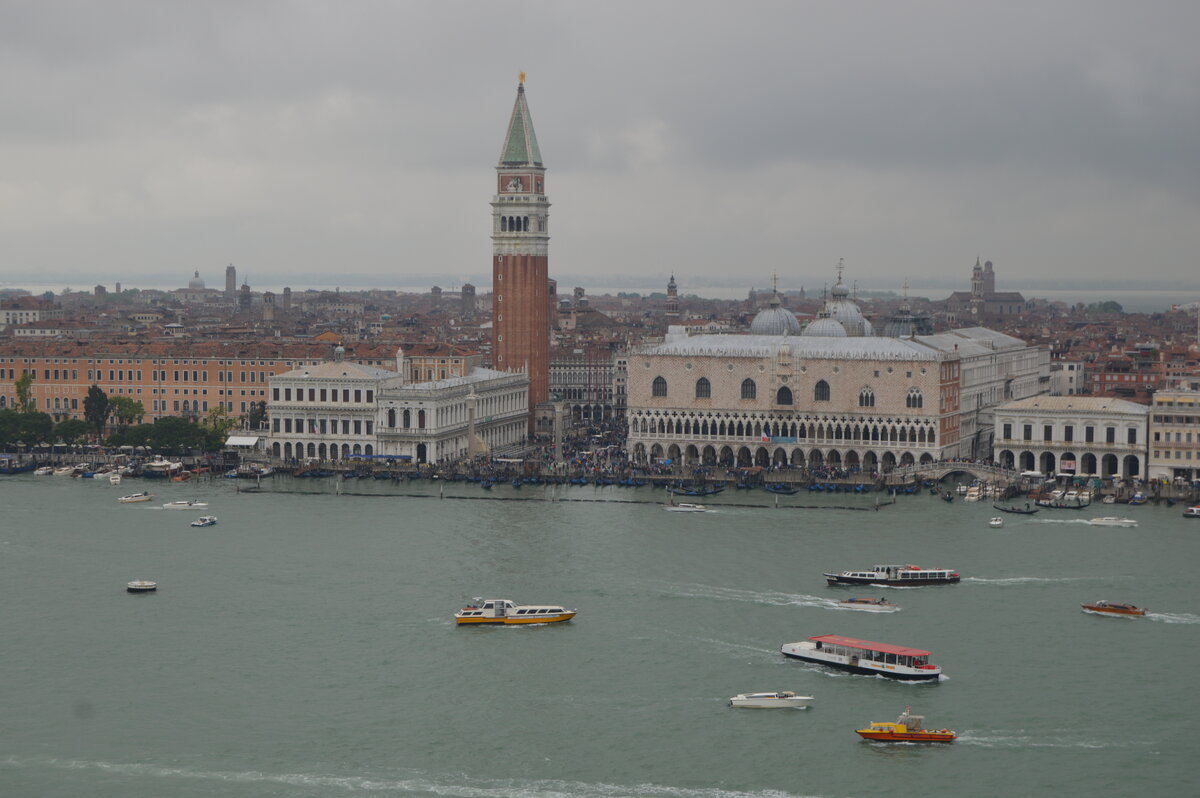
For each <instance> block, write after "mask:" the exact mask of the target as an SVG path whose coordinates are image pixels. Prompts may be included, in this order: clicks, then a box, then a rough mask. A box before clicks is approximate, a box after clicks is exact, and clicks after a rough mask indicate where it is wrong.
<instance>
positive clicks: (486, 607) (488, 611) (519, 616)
mask: <svg viewBox="0 0 1200 798" xmlns="http://www.w3.org/2000/svg"><path fill="white" fill-rule="evenodd" d="M575 615H576V610H568V609H564V608H563V607H562V606H561V605H558V604H517V603H516V602H513V601H509V600H508V599H482V598H477V599H472V601H471V603H470V604H468V605H467V606H465V607H463V608H462V609H461V610H459V611H458V612H456V613H454V622H455V623H456V624H458V625H462V624H492V623H495V624H501V623H502V624H526V623H561V622H563V621H569V620H571V619H572V618H574V617H575Z"/></svg>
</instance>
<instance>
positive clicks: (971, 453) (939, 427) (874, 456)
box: [627, 273, 1048, 471]
mask: <svg viewBox="0 0 1200 798" xmlns="http://www.w3.org/2000/svg"><path fill="white" fill-rule="evenodd" d="M797 327H798V324H797V323H796V321H795V317H794V316H793V315H792V314H791V313H790V312H789V311H787V310H786V309H785V308H783V307H782V303H781V302H780V301H779V297H778V295H777V294H773V296H772V298H771V301H770V302H769V303H768V306H767V308H766V309H764V310H763V311H761V312H760V313H759V314H758V315H757V316H756V317H755V318H754V320H753V321H752V323H751V325H750V329H751V333H752V334H750V335H693V336H688V335H687V334H686V332H685V331H684V330H683V329H682V328H678V327H672V328H670V331H669V332H668V335H667V338H666V340H665V341H664V342H663V343H661V344H656V345H648V346H643V347H641V348H639V349H635V350H634V351H633V352H631V353H630V354H629V357H628V377H627V384H628V412H627V416H628V419H629V443H628V446H629V449H630V451H631V452H632V453H633V456H634V457H635V458H636V459H648V460H661V459H670V460H672V461H675V460H682V461H683V462H684V463H689V464H690V463H705V464H725V465H732V464H737V465H742V466H749V465H759V466H768V465H782V464H790V465H794V466H808V467H820V466H835V467H847V468H862V469H863V470H867V471H874V470H879V469H883V470H887V469H890V468H892V467H895V466H904V465H911V464H918V463H930V462H934V461H936V460H940V459H947V458H954V457H987V456H988V455H989V454H990V444H991V433H992V428H991V424H992V416H991V410H992V408H994V407H995V406H996V404H998V403H1000V402H1002V401H1007V400H1010V399H1013V398H1018V397H1024V396H1028V395H1031V394H1036V393H1037V392H1038V391H1039V390H1042V384H1043V382H1044V379H1045V376H1044V371H1045V364H1046V362H1047V357H1048V356H1047V355H1046V353H1042V352H1040V351H1039V350H1038V348H1037V347H1033V346H1029V345H1027V344H1026V343H1025V342H1024V341H1021V340H1020V339H1017V338H1014V337H1012V336H1008V335H1004V334H1002V333H998V332H995V331H993V330H988V329H984V328H981V327H971V328H964V329H959V330H951V331H949V332H946V333H941V334H939V335H919V336H912V337H909V338H904V339H900V338H890V337H877V336H875V335H873V328H872V326H871V324H870V322H869V321H868V320H867V319H865V318H864V317H863V315H862V313H861V311H860V310H859V309H858V306H857V305H856V304H855V303H854V302H853V300H851V299H850V298H849V291H848V290H847V289H846V287H845V285H844V283H843V282H842V279H841V275H840V273H839V276H838V282H837V285H835V286H834V289H833V290H831V291H830V297H829V299H828V300H827V301H826V303H825V306H824V309H823V310H822V311H821V314H820V317H819V318H818V319H817V320H815V321H814V322H813V323H812V324H810V325H809V326H808V327H807V328H805V329H804V332H803V334H801V335H799V336H796V335H794V332H795V330H796V329H797Z"/></svg>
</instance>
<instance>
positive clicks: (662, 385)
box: [650, 377, 667, 396]
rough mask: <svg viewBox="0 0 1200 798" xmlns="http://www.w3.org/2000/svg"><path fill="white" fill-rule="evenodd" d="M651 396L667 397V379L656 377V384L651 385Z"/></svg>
mask: <svg viewBox="0 0 1200 798" xmlns="http://www.w3.org/2000/svg"><path fill="white" fill-rule="evenodd" d="M650 395H651V396H666V395H667V381H666V380H665V379H663V378H662V377H655V378H654V382H653V383H651V384H650Z"/></svg>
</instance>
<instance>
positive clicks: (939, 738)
mask: <svg viewBox="0 0 1200 798" xmlns="http://www.w3.org/2000/svg"><path fill="white" fill-rule="evenodd" d="M854 732H855V734H857V735H858V736H859V737H862V738H863V739H865V740H879V741H882V742H889V743H950V742H954V738H955V737H956V736H957V735H956V734H955V733H954V732H952V731H950V730H949V729H926V728H925V716H924V715H913V714H912V710H911V709H909V708H908V707H905V708H904V712H902V713H901V714H900V717H898V718H896V722H895V723H888V722H886V721H874V722H872V723H871V724H870V725H869V726H868V727H867V728H865V729H855V730H854Z"/></svg>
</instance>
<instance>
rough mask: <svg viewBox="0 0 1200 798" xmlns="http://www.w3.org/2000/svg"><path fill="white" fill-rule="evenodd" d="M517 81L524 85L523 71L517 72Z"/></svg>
mask: <svg viewBox="0 0 1200 798" xmlns="http://www.w3.org/2000/svg"><path fill="white" fill-rule="evenodd" d="M517 82H518V83H520V84H521V85H522V86H524V85H525V73H524V72H520V73H518V77H517Z"/></svg>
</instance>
